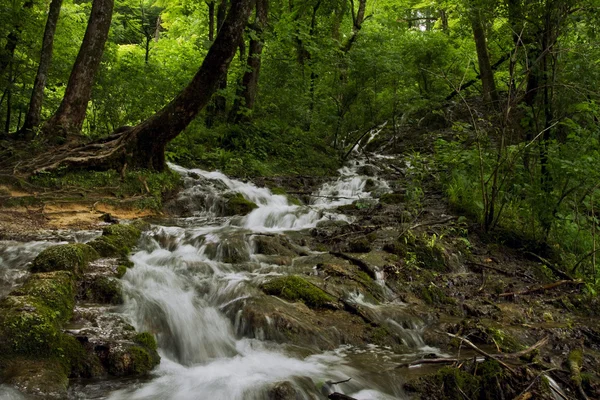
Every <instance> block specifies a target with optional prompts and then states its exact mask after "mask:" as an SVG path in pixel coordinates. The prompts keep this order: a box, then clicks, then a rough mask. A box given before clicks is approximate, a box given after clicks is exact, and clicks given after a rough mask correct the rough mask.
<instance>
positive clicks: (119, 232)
mask: <svg viewBox="0 0 600 400" xmlns="http://www.w3.org/2000/svg"><path fill="white" fill-rule="evenodd" d="M141 234H142V232H141V231H140V229H138V228H137V227H136V226H134V225H133V224H132V225H124V224H116V225H110V226H107V227H106V228H104V229H103V230H102V236H100V237H99V238H96V239H94V240H92V241H91V242H90V243H89V245H90V246H92V247H93V248H94V249H96V251H97V252H98V253H99V254H100V255H101V256H102V257H125V256H127V255H128V254H129V252H130V251H131V248H132V247H134V246H135V245H136V244H137V241H138V239H139V238H140V236H141Z"/></svg>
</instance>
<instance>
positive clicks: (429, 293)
mask: <svg viewBox="0 0 600 400" xmlns="http://www.w3.org/2000/svg"><path fill="white" fill-rule="evenodd" d="M420 297H421V299H422V300H423V301H425V303H427V304H429V305H439V304H450V305H454V304H456V300H454V299H453V298H452V297H449V296H447V295H446V293H444V291H443V290H442V289H440V288H439V287H437V286H436V285H434V284H433V283H430V284H429V285H426V286H423V287H421V292H420Z"/></svg>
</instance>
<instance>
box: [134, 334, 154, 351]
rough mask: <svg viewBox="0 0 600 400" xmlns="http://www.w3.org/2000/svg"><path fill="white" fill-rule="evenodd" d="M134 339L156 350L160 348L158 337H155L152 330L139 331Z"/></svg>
mask: <svg viewBox="0 0 600 400" xmlns="http://www.w3.org/2000/svg"><path fill="white" fill-rule="evenodd" d="M133 341H134V342H136V343H138V344H141V345H142V346H144V347H146V348H148V349H150V350H156V349H157V348H158V345H157V344H156V339H155V338H154V335H152V334H151V333H150V332H142V333H138V334H137V335H135V336H134V337H133Z"/></svg>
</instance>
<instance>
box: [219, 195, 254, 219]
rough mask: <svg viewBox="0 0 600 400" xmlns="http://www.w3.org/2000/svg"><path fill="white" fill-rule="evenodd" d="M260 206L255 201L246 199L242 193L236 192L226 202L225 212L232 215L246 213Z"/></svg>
mask: <svg viewBox="0 0 600 400" xmlns="http://www.w3.org/2000/svg"><path fill="white" fill-rule="evenodd" d="M255 208H258V206H257V205H256V204H254V203H253V202H251V201H249V200H246V198H245V197H244V196H243V195H242V194H241V193H236V194H235V195H233V196H231V197H230V198H229V199H228V200H227V203H226V204H225V209H224V214H225V215H227V216H230V215H246V214H248V213H249V212H250V211H252V210H254V209H255Z"/></svg>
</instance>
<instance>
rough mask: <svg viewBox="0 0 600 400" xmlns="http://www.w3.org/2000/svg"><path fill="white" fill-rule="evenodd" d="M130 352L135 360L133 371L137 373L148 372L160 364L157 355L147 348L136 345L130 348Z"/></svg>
mask: <svg viewBox="0 0 600 400" xmlns="http://www.w3.org/2000/svg"><path fill="white" fill-rule="evenodd" d="M129 352H130V354H131V357H132V360H133V372H134V373H135V374H137V375H142V374H146V373H148V372H149V371H150V370H152V368H154V367H155V366H157V365H158V360H157V359H156V357H154V356H153V355H152V354H150V352H149V351H148V349H146V348H142V347H137V346H136V347H132V348H130V349H129Z"/></svg>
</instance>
